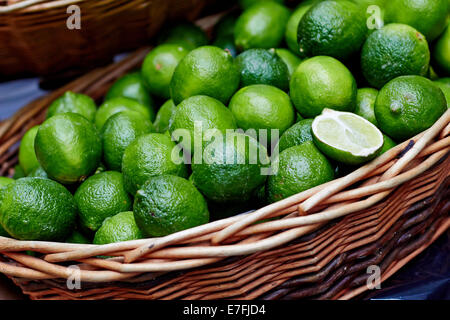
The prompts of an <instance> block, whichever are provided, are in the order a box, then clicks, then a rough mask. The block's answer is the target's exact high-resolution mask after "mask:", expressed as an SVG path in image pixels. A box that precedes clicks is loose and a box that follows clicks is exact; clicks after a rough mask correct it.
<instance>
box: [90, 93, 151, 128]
mask: <svg viewBox="0 0 450 320" xmlns="http://www.w3.org/2000/svg"><path fill="white" fill-rule="evenodd" d="M126 111H135V112H139V113H140V114H142V117H143V118H144V119H148V120H150V121H153V119H154V118H155V114H154V111H153V109H149V108H147V107H146V106H144V105H142V104H140V103H139V102H137V101H136V100H132V99H129V98H123V97H117V98H112V99H110V100H107V101H105V102H103V104H102V105H101V106H100V107H99V108H98V110H97V114H96V115H95V125H96V126H97V128H98V129H99V130H101V129H102V128H103V125H104V124H105V122H106V120H108V118H109V117H111V116H112V115H114V114H116V113H118V112H126Z"/></svg>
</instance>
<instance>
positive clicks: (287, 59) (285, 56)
mask: <svg viewBox="0 0 450 320" xmlns="http://www.w3.org/2000/svg"><path fill="white" fill-rule="evenodd" d="M275 53H276V54H277V56H279V57H280V58H281V60H283V62H284V63H285V64H286V66H287V68H288V73H289V79H290V78H291V76H292V74H293V73H294V71H295V69H297V67H298V65H299V64H300V62H302V60H301V59H300V58H299V57H298V56H296V55H295V54H293V53H292V51H290V50H288V49H284V48H278V49H275Z"/></svg>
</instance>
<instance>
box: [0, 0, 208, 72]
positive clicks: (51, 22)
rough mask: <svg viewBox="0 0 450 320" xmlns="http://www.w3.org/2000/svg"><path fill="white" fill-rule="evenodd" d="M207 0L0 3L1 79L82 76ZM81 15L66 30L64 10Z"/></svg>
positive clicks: (189, 16)
mask: <svg viewBox="0 0 450 320" xmlns="http://www.w3.org/2000/svg"><path fill="white" fill-rule="evenodd" d="M211 2H214V1H208V0H183V1H179V0H0V43H1V45H0V79H1V78H11V77H18V76H22V75H29V74H32V75H39V76H46V75H54V74H57V73H60V72H63V71H67V70H69V69H71V70H72V73H74V71H76V72H77V73H78V74H81V73H84V72H85V71H86V70H88V69H91V68H92V67H94V66H98V65H106V64H108V63H110V62H111V61H112V58H113V56H114V55H115V54H117V53H120V52H124V51H129V50H132V49H136V48H138V47H140V46H143V45H145V44H146V43H148V41H149V39H150V37H152V36H154V35H155V34H156V33H157V32H158V30H160V28H161V27H162V26H163V24H164V23H165V22H166V21H167V20H177V21H179V20H183V19H184V20H192V19H194V18H196V17H198V15H199V14H200V12H201V11H202V9H203V8H204V7H205V5H206V4H207V3H209V4H210V3H211ZM71 4H76V5H77V6H79V7H80V10H81V29H80V30H69V29H68V28H67V26H66V21H67V19H68V17H69V16H70V14H68V13H67V8H68V7H69V6H70V5H71Z"/></svg>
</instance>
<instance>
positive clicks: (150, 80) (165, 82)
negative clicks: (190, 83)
mask: <svg viewBox="0 0 450 320" xmlns="http://www.w3.org/2000/svg"><path fill="white" fill-rule="evenodd" d="M188 52H189V50H188V49H186V47H183V46H182V45H179V44H171V43H167V44H161V45H159V46H157V47H156V48H154V49H153V50H152V51H150V53H149V54H148V55H147V56H146V57H145V60H144V63H143V64H142V77H143V78H144V80H145V81H146V83H147V85H148V88H149V90H150V92H151V93H152V94H154V95H156V96H158V97H161V98H163V99H169V98H170V91H169V85H170V80H171V79H172V75H173V72H174V71H175V68H176V66H177V65H178V63H179V62H180V61H181V59H183V58H184V56H185V55H187V54H188Z"/></svg>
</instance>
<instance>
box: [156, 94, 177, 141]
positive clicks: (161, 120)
mask: <svg viewBox="0 0 450 320" xmlns="http://www.w3.org/2000/svg"><path fill="white" fill-rule="evenodd" d="M176 108H177V106H176V105H175V104H174V103H173V101H172V99H170V100H167V101H166V102H164V104H163V105H162V106H161V108H159V110H158V113H157V114H156V118H155V121H154V122H153V125H154V127H155V129H156V132H159V133H164V132H166V131H167V130H169V121H170V118H171V117H172V115H173V114H174V113H175V110H176Z"/></svg>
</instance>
